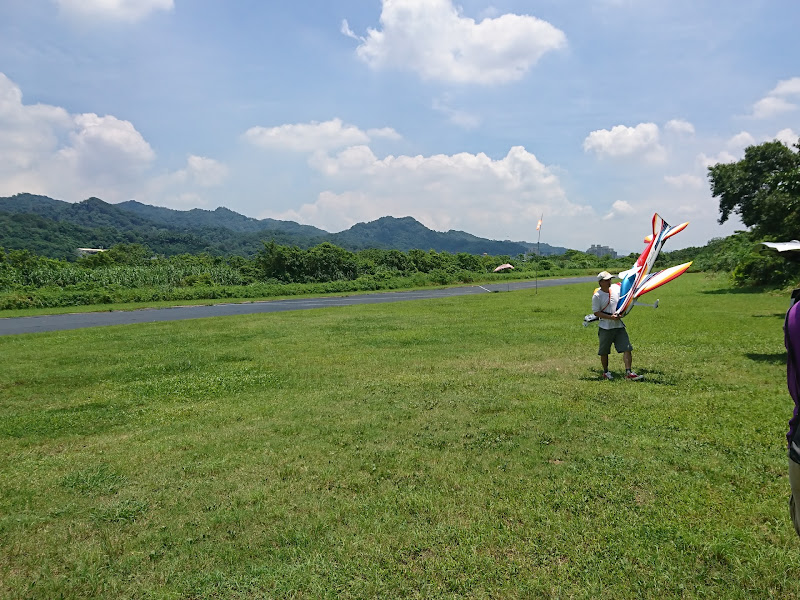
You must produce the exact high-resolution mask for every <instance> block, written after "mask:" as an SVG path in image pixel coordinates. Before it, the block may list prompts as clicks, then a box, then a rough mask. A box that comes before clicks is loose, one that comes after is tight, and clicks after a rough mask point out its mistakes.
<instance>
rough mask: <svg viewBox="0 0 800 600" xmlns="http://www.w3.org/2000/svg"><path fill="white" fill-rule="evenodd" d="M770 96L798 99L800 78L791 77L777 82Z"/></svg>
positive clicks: (799, 95)
mask: <svg viewBox="0 0 800 600" xmlns="http://www.w3.org/2000/svg"><path fill="white" fill-rule="evenodd" d="M769 95H770V96H798V97H800V77H792V78H791V79H784V80H782V81H779V82H778V85H776V86H775V89H773V90H772V91H771V92H770V93H769Z"/></svg>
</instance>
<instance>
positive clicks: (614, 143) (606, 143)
mask: <svg viewBox="0 0 800 600" xmlns="http://www.w3.org/2000/svg"><path fill="white" fill-rule="evenodd" d="M583 149H584V151H585V152H594V153H596V154H597V155H598V156H600V157H605V156H607V157H613V158H618V157H627V156H637V157H638V156H641V157H642V158H643V159H644V160H646V161H648V162H661V161H663V160H664V159H665V157H666V151H665V150H664V148H663V146H661V144H660V143H659V130H658V125H656V124H655V123H639V124H638V125H637V126H636V127H626V126H625V125H616V126H614V127H612V128H611V130H610V131H609V130H608V129H599V130H597V131H593V132H591V133H590V134H589V135H588V137H587V138H586V139H585V140H584V141H583Z"/></svg>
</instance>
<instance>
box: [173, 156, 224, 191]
mask: <svg viewBox="0 0 800 600" xmlns="http://www.w3.org/2000/svg"><path fill="white" fill-rule="evenodd" d="M178 173H179V174H180V177H181V178H185V179H186V180H188V181H191V182H193V183H196V184H197V185H199V186H201V187H214V186H217V185H220V184H221V183H222V182H224V181H225V179H226V178H227V177H228V167H227V166H225V165H223V164H222V163H221V162H219V161H217V160H214V159H213V158H206V157H205V156H195V155H191V156H189V158H188V159H187V161H186V168H185V169H183V170H181V171H179V172H178Z"/></svg>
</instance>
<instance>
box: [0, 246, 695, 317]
mask: <svg viewBox="0 0 800 600" xmlns="http://www.w3.org/2000/svg"><path fill="white" fill-rule="evenodd" d="M696 250H698V249H689V250H683V251H679V252H680V253H682V257H685V256H686V255H688V254H693V253H694V252H695V251H696ZM687 253H688V254H687ZM680 258H681V257H679V256H669V255H667V257H666V258H665V260H677V259H680ZM635 259H636V255H635V254H631V255H629V256H627V257H621V258H617V259H611V258H610V257H597V256H593V255H591V254H586V253H584V252H580V251H577V250H568V251H567V252H566V253H564V254H563V255H558V256H548V257H539V256H535V255H522V254H520V255H518V256H516V257H511V256H508V255H499V256H492V255H474V254H468V253H466V252H459V253H456V254H452V253H449V252H446V251H442V252H437V251H435V250H428V251H424V250H419V249H412V250H409V251H407V252H402V251H400V250H384V249H368V250H359V251H356V252H352V251H349V250H346V249H343V248H340V247H338V246H336V245H334V244H332V243H330V242H323V243H321V244H318V245H316V246H314V247H312V248H309V249H302V248H299V247H298V246H288V245H282V244H278V243H277V242H276V241H274V240H271V241H269V242H262V244H261V249H260V250H259V251H258V252H257V253H256V255H255V256H253V257H243V256H238V255H232V256H219V255H211V254H208V253H200V254H181V255H177V256H160V255H155V254H154V253H153V252H152V250H150V249H149V248H148V247H146V246H144V245H142V244H127V243H124V244H117V245H115V246H113V247H111V248H110V249H108V250H106V251H104V252H98V253H96V254H92V255H88V256H84V257H82V258H80V259H78V260H76V261H67V260H64V259H53V258H47V257H42V256H37V255H36V254H33V253H31V252H30V251H28V250H4V249H2V248H0V309H4V308H5V309H8V308H22V307H36V306H70V305H76V304H102V303H123V302H138V301H141V302H151V301H156V300H189V299H199V298H255V297H270V296H279V295H294V294H302V293H326V292H346V291H367V290H380V289H400V288H408V287H420V286H429V285H453V284H463V283H472V282H476V281H493V280H505V279H508V278H517V279H525V278H533V277H535V276H537V275H538V274H541V275H545V274H565V275H566V274H575V273H586V272H592V271H595V270H598V269H618V270H624V269H627V268H629V267H630V265H631V264H632V262H633V261H634V260H635ZM689 260H691V259H689ZM504 263H509V264H511V265H513V266H514V267H515V269H514V270H513V271H510V272H505V273H494V269H495V268H496V267H497V266H499V265H501V264H504Z"/></svg>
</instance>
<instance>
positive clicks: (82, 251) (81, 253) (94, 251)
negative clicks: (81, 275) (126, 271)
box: [78, 248, 108, 256]
mask: <svg viewBox="0 0 800 600" xmlns="http://www.w3.org/2000/svg"><path fill="white" fill-rule="evenodd" d="M106 250H108V248H78V256H87V255H89V254H100V253H101V252H105V251H106Z"/></svg>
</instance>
